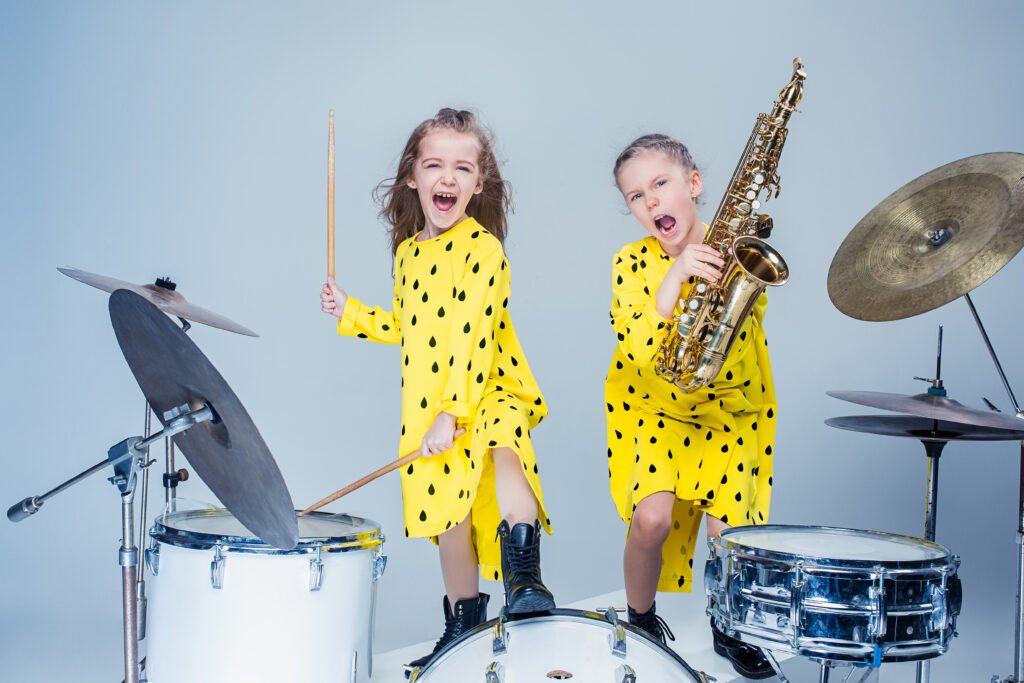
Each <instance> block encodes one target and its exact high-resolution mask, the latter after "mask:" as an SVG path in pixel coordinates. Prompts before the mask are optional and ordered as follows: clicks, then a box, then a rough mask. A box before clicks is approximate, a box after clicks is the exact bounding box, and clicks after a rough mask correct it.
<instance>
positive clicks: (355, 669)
mask: <svg viewBox="0 0 1024 683" xmlns="http://www.w3.org/2000/svg"><path fill="white" fill-rule="evenodd" d="M318 590H319V589H318ZM358 671H359V650H355V651H354V652H353V653H352V673H351V676H350V677H349V683H356V675H357V673H358Z"/></svg>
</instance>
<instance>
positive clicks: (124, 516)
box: [118, 482, 139, 683]
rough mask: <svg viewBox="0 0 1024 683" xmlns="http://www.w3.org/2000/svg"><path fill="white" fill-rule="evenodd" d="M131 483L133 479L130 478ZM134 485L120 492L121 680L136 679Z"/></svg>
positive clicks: (128, 682) (132, 681) (132, 682)
mask: <svg viewBox="0 0 1024 683" xmlns="http://www.w3.org/2000/svg"><path fill="white" fill-rule="evenodd" d="M133 483H134V482H133ZM134 499H135V488H134V486H131V487H129V489H128V490H127V491H126V492H124V493H122V494H121V531H122V534H123V538H122V539H121V549H120V551H119V552H118V564H120V565H121V592H122V596H121V597H122V600H121V602H122V605H123V608H124V609H123V611H124V683H139V612H138V602H137V601H136V582H137V581H138V563H139V550H138V548H136V547H135V517H134Z"/></svg>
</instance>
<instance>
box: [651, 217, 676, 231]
mask: <svg viewBox="0 0 1024 683" xmlns="http://www.w3.org/2000/svg"><path fill="white" fill-rule="evenodd" d="M654 225H655V226H656V227H657V228H658V230H659V231H661V233H662V234H665V233H668V232H672V228H674V227H676V219H675V218H673V217H672V216H658V217H657V218H655V219H654Z"/></svg>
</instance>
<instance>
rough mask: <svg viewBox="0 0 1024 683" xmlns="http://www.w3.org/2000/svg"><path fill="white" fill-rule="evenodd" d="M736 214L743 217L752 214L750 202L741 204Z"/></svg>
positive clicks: (737, 207)
mask: <svg viewBox="0 0 1024 683" xmlns="http://www.w3.org/2000/svg"><path fill="white" fill-rule="evenodd" d="M736 213H738V214H739V215H741V216H746V215H748V214H749V213H750V204H749V203H748V202H740V203H739V204H737V205H736Z"/></svg>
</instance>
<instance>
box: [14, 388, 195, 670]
mask: <svg viewBox="0 0 1024 683" xmlns="http://www.w3.org/2000/svg"><path fill="white" fill-rule="evenodd" d="M213 417H214V415H213V410H212V409H211V408H210V406H208V405H204V406H203V407H202V408H200V409H198V410H194V411H193V410H190V409H189V407H188V406H187V405H183V406H179V407H177V408H172V409H171V410H169V411H167V412H166V413H164V415H163V418H164V420H165V421H166V423H167V425H166V427H164V429H163V430H161V431H159V432H157V433H156V434H153V435H152V436H147V437H146V438H142V437H139V436H132V437H129V438H127V439H125V440H124V441H122V442H120V443H118V444H116V445H114V446H111V447H110V449H109V450H108V451H107V457H106V458H104V459H103V460H101V461H100V462H98V463H96V464H95V465H93V466H92V467H90V468H89V469H87V470H85V471H83V472H80V473H79V474H77V475H75V476H74V477H72V478H71V479H68V480H67V481H65V482H64V483H63V484H60V485H59V486H57V487H56V488H53V489H51V490H49V491H47V492H46V493H44V494H43V495H41V496H29V497H28V498H25V499H24V500H22V501H21V502H19V503H15V504H14V505H12V506H11V507H10V508H9V509H8V510H7V518H8V519H9V520H11V521H12V522H20V521H21V520H23V519H25V518H26V517H29V516H30V515H34V514H35V513H37V512H39V509H40V508H41V507H42V505H43V503H44V502H46V501H47V500H48V499H50V498H52V497H53V496H55V495H57V494H58V493H60V492H61V491H64V490H65V489H68V488H70V487H71V486H74V485H75V484H77V483H78V482H80V481H82V480H83V479H85V478H86V477H89V476H91V475H93V474H95V473H96V472H99V471H100V470H102V469H104V468H106V467H107V466H113V468H114V476H112V477H110V478H109V481H110V483H112V484H114V485H115V486H117V488H118V491H120V493H121V546H120V548H119V549H118V555H117V557H118V564H119V565H120V566H121V609H122V617H123V620H122V627H123V631H124V634H123V635H124V681H125V683H139V614H138V603H137V601H136V598H137V594H136V584H137V580H138V564H139V549H138V547H137V546H136V545H135V516H134V512H135V486H136V482H137V476H138V473H139V472H140V471H143V470H145V469H146V468H147V467H149V465H150V464H152V462H153V461H151V460H147V457H148V455H149V447H150V445H151V444H153V443H154V442H156V441H159V440H160V439H161V438H164V437H170V436H173V435H175V434H179V433H181V432H183V431H185V430H187V429H189V428H191V427H193V426H194V425H197V424H199V423H200V422H207V421H210V420H212V419H213Z"/></svg>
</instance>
